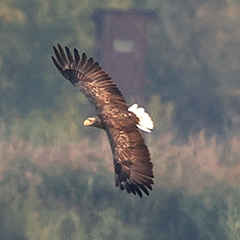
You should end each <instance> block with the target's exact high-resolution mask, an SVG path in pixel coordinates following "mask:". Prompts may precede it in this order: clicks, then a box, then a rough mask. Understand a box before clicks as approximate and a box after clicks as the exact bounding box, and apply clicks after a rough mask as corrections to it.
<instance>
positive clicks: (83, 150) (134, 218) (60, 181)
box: [0, 0, 240, 240]
mask: <svg viewBox="0 0 240 240" xmlns="http://www.w3.org/2000/svg"><path fill="white" fill-rule="evenodd" d="M109 7H117V8H123V9H129V8H142V9H147V10H149V9H150V10H154V12H155V13H156V18H155V19H154V21H153V22H152V24H151V27H150V28H149V55H148V66H147V71H148V78H149V79H150V80H151V81H150V84H149V89H147V90H146V91H148V92H149V94H148V95H149V96H150V97H149V102H148V103H147V104H146V108H147V111H148V112H149V113H150V114H151V116H152V118H153V120H154V122H155V129H154V131H153V134H151V135H145V137H146V141H147V143H148V146H149V148H150V152H151V156H152V161H153V163H154V173H155V185H154V190H153V192H151V194H150V196H149V197H144V198H143V199H139V198H138V197H136V196H133V195H128V194H127V193H126V192H120V191H119V189H116V188H115V186H114V178H113V167H112V157H111V152H110V148H109V143H108V141H107V139H106V136H105V135H104V133H102V132H101V131H100V130H97V129H87V128H86V129H85V128H83V126H82V122H83V120H84V119H85V118H86V117H88V116H91V115H93V114H94V112H93V108H92V107H91V106H90V104H89V103H88V101H87V99H86V98H85V97H84V96H83V95H82V94H80V93H78V91H77V89H74V88H73V86H71V84H70V83H67V82H66V81H65V80H64V79H63V78H62V77H61V76H60V75H59V74H58V73H57V71H56V69H55V68H54V66H53V64H52V62H51V58H50V56H51V55H52V54H53V51H52V45H55V44H56V43H58V42H59V43H61V44H62V45H68V46H69V47H70V48H73V47H76V48H78V49H79V51H80V52H82V51H84V52H86V53H87V54H88V55H93V56H94V53H95V52H96V51H95V50H96V49H95V43H96V41H95V40H96V39H95V36H96V34H95V24H94V21H93V18H92V16H93V13H94V12H95V11H96V10H97V9H99V8H109ZM239 24H240V3H238V2H237V1H236V0H222V1H214V0H210V1H203V0H202V1H190V0H184V1H177V0H172V1H169V0H161V1H159V0H148V1H146V0H140V1H138V0H124V1H123V0H121V1H111V0H101V1H98V2H94V3H93V1H89V0H84V1H83V0H80V1H79V0H78V1H76V0H69V1H64V0H58V1H56V0H42V1H31V0H11V1H7V0H0V29H1V35H0V72H1V81H0V93H1V94H0V133H1V141H0V165H1V168H0V239H5V240H15V239H16V240H27V239H28V240H35V239H38V240H50V239H51V240H52V239H68V240H75V239H83V240H84V239H104V240H105V239H114V240H115V239H124V240H125V239H138V240H139V239H144V240H145V239H146V240H148V239H149V240H152V239H164V240H165V239H167V240H180V239H184V240H188V239H189V240H198V239H199V240H208V239H209V240H215V239H219V240H221V239H222V240H226V239H229V240H236V239H240V227H239V226H240V205H239V198H240V190H239V181H240V175H239V172H240V164H239V156H240V150H239V149H240V140H239V139H240V138H239V126H240V116H239V113H240V107H239V106H240V104H239V103H240V90H239V89H240V84H239V83H240V82H239V76H240V70H239V66H240V55H239V52H238V51H237V49H238V48H239V46H240V31H239ZM127 97H128V96H127ZM130 104H131V103H130ZM176 139H177V140H178V142H176ZM185 140H186V141H185ZM100 143H101V144H100ZM174 143H175V144H174ZM176 143H180V145H177V144H176Z"/></svg>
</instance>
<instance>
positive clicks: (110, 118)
mask: <svg viewBox="0 0 240 240" xmlns="http://www.w3.org/2000/svg"><path fill="white" fill-rule="evenodd" d="M54 52H55V55H56V58H54V57H52V60H53V62H54V65H55V66H56V68H57V69H58V71H59V72H60V73H61V74H62V75H63V76H64V77H65V78H66V79H68V80H69V81H70V82H71V83H72V84H73V85H74V86H77V87H79V89H80V90H81V91H82V92H83V93H84V94H85V96H86V97H87V98H88V99H89V101H90V102H91V103H92V104H93V105H94V107H95V111H96V117H94V118H89V119H88V120H86V121H85V123H84V125H90V126H95V127H98V128H102V129H104V130H105V131H106V133H107V135H108V138H109V141H110V145H111V149H112V154H113V160H114V169H115V180H116V186H118V187H119V188H120V189H121V190H123V189H126V191H127V192H128V193H131V192H132V193H133V194H136V193H137V194H138V195H139V196H140V197H142V192H144V193H145V194H147V195H149V190H152V184H153V180H152V178H153V172H152V168H153V164H152V163H151V161H150V154H149V151H148V148H147V146H146V145H145V143H144V139H143V137H142V134H141V132H140V131H139V130H138V128H137V124H138V123H139V119H138V117H137V116H136V115H135V114H134V113H133V112H130V111H128V106H127V104H126V101H125V99H124V98H123V96H122V94H121V92H120V91H119V89H118V87H117V86H116V84H115V83H114V82H113V81H112V80H111V78H110V77H109V75H108V74H107V73H106V72H105V71H103V70H102V68H101V67H100V66H99V64H98V63H97V62H94V60H93V59H92V58H87V56H86V55H85V54H84V53H83V54H82V57H81V58H80V56H79V53H78V51H77V50H76V49H74V56H73V55H72V53H71V51H70V50H69V49H68V48H67V47H65V52H66V53H65V52H64V50H63V48H62V47H61V46H60V45H59V44H58V49H57V48H55V47H54Z"/></svg>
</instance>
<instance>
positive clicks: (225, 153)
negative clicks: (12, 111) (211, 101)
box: [0, 127, 240, 240]
mask: <svg viewBox="0 0 240 240" xmlns="http://www.w3.org/2000/svg"><path fill="white" fill-rule="evenodd" d="M4 129H5V130H4ZM4 131H7V130H6V128H4V127H3V128H2V133H3V136H4V134H5V135H6V132H4ZM39 131H40V130H39ZM86 131H87V132H88V133H90V135H89V136H87V134H85V135H84V137H83V136H82V137H79V138H77V137H72V136H71V134H70V135H67V136H63V137H62V138H58V139H55V140H54V141H49V142H48V144H46V143H38V142H36V141H34V140H33V137H32V138H31V137H30V138H26V139H24V138H22V137H19V135H18V134H15V136H14V135H13V134H12V135H11V136H10V137H5V138H3V139H2V140H1V141H0V166H1V168H0V206H1V211H0V222H1V223H2V224H1V225H0V237H1V239H29V240H35V239H40V240H49V239H69V240H75V239H191V240H192V239H204V240H205V239H224V240H225V239H240V228H239V223H240V217H239V213H240V204H239V197H240V190H239V189H238V186H239V180H240V179H239V171H240V164H239V154H240V140H239V138H238V136H232V137H230V138H229V139H227V140H223V141H221V142H217V140H216V138H212V139H207V138H206V137H205V134H204V132H201V133H200V134H199V135H197V136H195V137H192V138H190V140H189V143H188V144H185V145H182V146H179V145H176V144H173V143H172V142H173V141H172V140H173V135H172V134H170V133H166V134H164V133H162V134H160V135H157V136H156V135H154V134H153V135H146V141H147V143H148V146H149V148H150V152H151V156H152V161H153V163H154V174H155V185H154V189H153V192H151V194H150V196H149V197H144V198H143V199H139V198H138V197H136V196H133V195H128V194H127V193H126V192H121V191H120V190H119V189H117V188H115V186H114V177H113V175H114V173H113V164H112V156H111V152H110V147H109V143H108V140H107V137H106V136H105V133H104V132H103V131H101V130H97V129H90V130H86ZM46 132H47V131H46ZM93 134H95V136H93ZM30 135H31V134H30ZM32 136H33V135H32ZM58 137H59V136H58Z"/></svg>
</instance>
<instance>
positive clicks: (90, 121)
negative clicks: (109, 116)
mask: <svg viewBox="0 0 240 240" xmlns="http://www.w3.org/2000/svg"><path fill="white" fill-rule="evenodd" d="M83 125H84V126H91V127H97V128H103V125H102V121H101V119H100V118H99V117H98V116H95V117H89V118H87V119H86V120H84V122H83Z"/></svg>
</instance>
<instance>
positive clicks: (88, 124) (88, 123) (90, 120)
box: [83, 117, 95, 126]
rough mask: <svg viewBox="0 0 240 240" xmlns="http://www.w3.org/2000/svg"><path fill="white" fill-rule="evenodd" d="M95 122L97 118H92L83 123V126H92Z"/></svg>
mask: <svg viewBox="0 0 240 240" xmlns="http://www.w3.org/2000/svg"><path fill="white" fill-rule="evenodd" d="M94 122H95V118H93V117H90V118H87V119H86V120H84V122H83V125H84V126H92V125H93V124H94Z"/></svg>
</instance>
